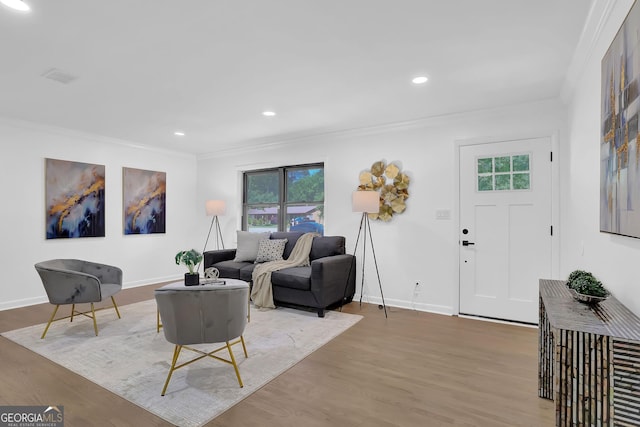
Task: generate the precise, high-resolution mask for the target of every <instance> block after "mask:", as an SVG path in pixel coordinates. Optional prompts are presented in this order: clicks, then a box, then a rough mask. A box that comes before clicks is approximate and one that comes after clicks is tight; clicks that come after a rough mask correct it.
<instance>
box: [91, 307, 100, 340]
mask: <svg viewBox="0 0 640 427" xmlns="http://www.w3.org/2000/svg"><path fill="white" fill-rule="evenodd" d="M91 316H92V317H93V330H94V331H96V336H98V323H96V311H95V310H94V309H93V303H91Z"/></svg>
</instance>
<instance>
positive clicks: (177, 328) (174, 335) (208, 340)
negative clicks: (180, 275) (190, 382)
mask: <svg viewBox="0 0 640 427" xmlns="http://www.w3.org/2000/svg"><path fill="white" fill-rule="evenodd" d="M155 298H156V303H157V304H158V311H159V312H160V318H161V320H162V330H163V331H164V336H165V338H166V339H167V341H169V342H170V343H172V344H175V347H174V351H173V360H172V361H171V368H170V370H169V374H168V375H167V380H166V381H165V384H164V388H163V389H162V393H161V395H162V396H164V395H165V392H166V391H167V387H168V385H169V381H170V380H171V375H172V374H173V372H174V371H175V370H177V369H179V368H182V367H184V366H187V365H189V364H191V363H193V362H195V361H197V360H200V359H203V358H205V357H210V358H212V359H215V360H218V361H221V362H224V363H227V364H230V365H233V368H234V370H235V373H236V377H237V379H238V384H240V387H243V383H242V378H241V377H240V370H239V369H238V364H237V362H236V358H235V356H234V354H233V350H232V349H231V347H232V346H233V345H235V344H242V349H243V351H244V356H245V357H248V354H247V347H246V345H245V342H244V337H243V336H242V334H243V333H244V329H245V327H246V325H247V313H248V310H249V308H248V305H247V301H248V299H249V285H248V284H247V283H239V284H227V285H213V284H211V285H201V286H189V287H187V286H184V285H183V284H181V283H176V284H171V285H167V286H163V287H162V288H159V289H156V290H155ZM213 343H224V345H223V346H221V347H218V348H216V349H214V350H212V351H209V352H205V351H201V350H199V349H196V348H192V347H189V346H190V345H195V344H213ZM183 348H184V349H186V350H191V351H193V352H195V353H198V354H199V356H197V357H195V358H193V359H191V360H189V361H186V362H183V363H180V364H178V358H179V356H180V352H181V350H182V349H183ZM222 350H227V352H228V354H229V358H228V359H227V358H225V357H222V355H218V354H217V353H219V352H220V351H222Z"/></svg>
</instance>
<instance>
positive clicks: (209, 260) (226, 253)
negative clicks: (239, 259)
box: [203, 249, 236, 268]
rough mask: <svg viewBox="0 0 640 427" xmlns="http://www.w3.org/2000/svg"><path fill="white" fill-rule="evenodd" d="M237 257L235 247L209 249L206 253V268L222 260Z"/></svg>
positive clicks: (230, 259)
mask: <svg viewBox="0 0 640 427" xmlns="http://www.w3.org/2000/svg"><path fill="white" fill-rule="evenodd" d="M235 257H236V250H235V249H220V250H216V251H207V252H205V253H204V264H203V265H204V268H209V267H211V266H212V265H213V264H217V263H219V262H221V261H232V260H233V259H234V258H235Z"/></svg>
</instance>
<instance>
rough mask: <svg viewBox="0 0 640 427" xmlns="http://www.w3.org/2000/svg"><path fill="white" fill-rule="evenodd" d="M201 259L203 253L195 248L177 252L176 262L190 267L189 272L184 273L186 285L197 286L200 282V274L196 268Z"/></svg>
mask: <svg viewBox="0 0 640 427" xmlns="http://www.w3.org/2000/svg"><path fill="white" fill-rule="evenodd" d="M201 261H202V254H201V253H200V252H198V251H196V250H195V249H190V250H188V251H180V252H178V253H177V254H176V264H178V265H180V264H183V265H185V266H186V267H187V268H188V269H189V272H188V273H184V284H185V286H197V285H199V284H200V275H199V274H198V272H197V270H196V266H197V265H199V264H200V262H201Z"/></svg>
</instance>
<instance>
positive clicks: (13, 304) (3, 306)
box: [0, 295, 49, 311]
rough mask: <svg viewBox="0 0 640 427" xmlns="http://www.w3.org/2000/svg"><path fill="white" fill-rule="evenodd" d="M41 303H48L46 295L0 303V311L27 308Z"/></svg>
mask: <svg viewBox="0 0 640 427" xmlns="http://www.w3.org/2000/svg"><path fill="white" fill-rule="evenodd" d="M43 302H49V299H48V298H47V296H46V295H43V296H39V297H33V298H24V299H16V300H13V301H4V302H0V311H3V310H11V309H12V308H20V307H27V306H29V305H36V304H42V303H43Z"/></svg>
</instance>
